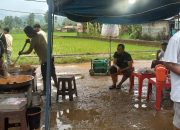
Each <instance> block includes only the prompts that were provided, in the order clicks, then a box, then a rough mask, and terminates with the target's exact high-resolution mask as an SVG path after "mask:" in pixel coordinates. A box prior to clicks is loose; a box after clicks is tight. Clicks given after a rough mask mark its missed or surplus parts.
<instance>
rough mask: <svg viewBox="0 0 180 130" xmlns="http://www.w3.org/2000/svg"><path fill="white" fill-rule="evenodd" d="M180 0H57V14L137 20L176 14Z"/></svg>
mask: <svg viewBox="0 0 180 130" xmlns="http://www.w3.org/2000/svg"><path fill="white" fill-rule="evenodd" d="M179 9H180V0H54V14H56V15H62V16H66V17H68V18H69V19H71V20H73V21H76V22H88V21H92V22H100V23H111V24H137V23H147V22H152V21H156V20H160V19H165V18H168V17H171V16H173V15H177V14H178V13H179Z"/></svg>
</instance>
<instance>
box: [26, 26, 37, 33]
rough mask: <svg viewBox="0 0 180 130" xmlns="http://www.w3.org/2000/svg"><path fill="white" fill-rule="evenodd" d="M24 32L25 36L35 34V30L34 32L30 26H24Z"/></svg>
mask: <svg viewBox="0 0 180 130" xmlns="http://www.w3.org/2000/svg"><path fill="white" fill-rule="evenodd" d="M24 32H25V33H26V34H32V33H34V32H35V30H34V29H33V28H32V27H31V26H26V27H25V28H24Z"/></svg>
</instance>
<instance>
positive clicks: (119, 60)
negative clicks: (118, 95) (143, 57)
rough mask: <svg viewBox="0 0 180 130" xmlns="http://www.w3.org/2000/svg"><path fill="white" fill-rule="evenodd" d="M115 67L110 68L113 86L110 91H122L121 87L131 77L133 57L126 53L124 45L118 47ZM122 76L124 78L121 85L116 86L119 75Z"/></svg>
mask: <svg viewBox="0 0 180 130" xmlns="http://www.w3.org/2000/svg"><path fill="white" fill-rule="evenodd" d="M113 57H114V59H113V65H112V66H111V67H110V76H111V78H112V82H113V85H112V86H110V87H109V89H115V88H116V89H121V85H122V84H123V83H124V82H125V81H126V80H127V79H128V78H129V77H130V75H131V73H132V71H133V69H132V63H133V60H132V57H131V55H130V54H129V53H128V52H126V51H125V46H124V44H119V45H118V46H117V51H116V52H115V53H114V56H113ZM119 74H122V75H123V77H122V79H121V81H120V82H119V84H118V85H117V86H116V83H117V81H118V75H119Z"/></svg>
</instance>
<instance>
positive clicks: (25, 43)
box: [13, 42, 27, 66]
mask: <svg viewBox="0 0 180 130" xmlns="http://www.w3.org/2000/svg"><path fill="white" fill-rule="evenodd" d="M26 45H27V42H25V44H24V46H23V48H22V49H21V52H23V51H24V49H25V47H26ZM20 56H21V55H18V57H17V58H16V60H15V61H14V64H13V66H15V64H16V62H17V61H18V59H19V57H20Z"/></svg>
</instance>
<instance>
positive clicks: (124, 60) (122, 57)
mask: <svg viewBox="0 0 180 130" xmlns="http://www.w3.org/2000/svg"><path fill="white" fill-rule="evenodd" d="M113 57H114V58H116V59H117V65H118V66H119V67H120V68H126V67H128V61H132V57H131V55H130V54H129V53H127V52H123V53H118V52H115V53H114V56H113Z"/></svg>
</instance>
